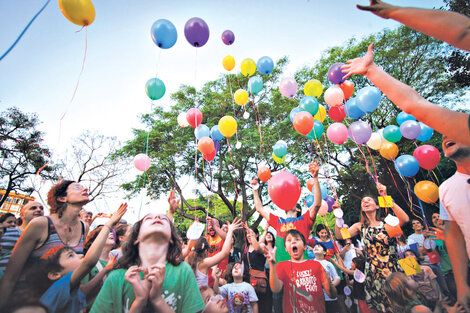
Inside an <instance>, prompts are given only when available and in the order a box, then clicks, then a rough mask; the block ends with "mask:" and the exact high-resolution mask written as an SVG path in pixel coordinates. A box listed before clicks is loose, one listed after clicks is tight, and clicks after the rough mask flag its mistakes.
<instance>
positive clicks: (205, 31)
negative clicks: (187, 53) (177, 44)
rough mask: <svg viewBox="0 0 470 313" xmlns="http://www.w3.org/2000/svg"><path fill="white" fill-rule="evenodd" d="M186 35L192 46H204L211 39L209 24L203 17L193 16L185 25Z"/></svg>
mask: <svg viewBox="0 0 470 313" xmlns="http://www.w3.org/2000/svg"><path fill="white" fill-rule="evenodd" d="M184 36H185V37H186V40H187V41H188V42H189V43H190V44H191V46H193V47H196V48H199V47H202V46H204V45H205V44H206V42H207V40H209V26H207V24H206V22H204V20H203V19H201V18H199V17H193V18H191V19H189V20H188V21H187V22H186V24H185V25H184Z"/></svg>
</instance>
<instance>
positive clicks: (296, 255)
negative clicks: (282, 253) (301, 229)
mask: <svg viewBox="0 0 470 313" xmlns="http://www.w3.org/2000/svg"><path fill="white" fill-rule="evenodd" d="M285 245H286V251H287V253H289V255H290V256H291V258H292V259H294V260H296V261H297V260H300V259H301V258H302V256H303V254H304V251H305V244H304V242H303V241H302V238H300V236H293V235H291V234H288V235H287V236H286V241H285Z"/></svg>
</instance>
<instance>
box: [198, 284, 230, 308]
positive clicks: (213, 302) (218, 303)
mask: <svg viewBox="0 0 470 313" xmlns="http://www.w3.org/2000/svg"><path fill="white" fill-rule="evenodd" d="M199 292H201V296H202V299H203V300H204V303H205V304H206V308H205V309H204V311H202V312H203V313H228V307H227V302H226V301H225V299H224V297H223V296H221V295H216V294H215V292H214V290H213V289H212V288H211V287H209V286H201V287H199Z"/></svg>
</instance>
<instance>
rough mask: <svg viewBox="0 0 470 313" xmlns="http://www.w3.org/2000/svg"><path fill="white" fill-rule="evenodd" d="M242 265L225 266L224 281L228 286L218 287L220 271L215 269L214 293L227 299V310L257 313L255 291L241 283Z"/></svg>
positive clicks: (248, 285) (245, 283)
mask: <svg viewBox="0 0 470 313" xmlns="http://www.w3.org/2000/svg"><path fill="white" fill-rule="evenodd" d="M244 273H245V271H244V268H243V265H242V263H230V264H229V265H228V266H227V270H226V274H225V279H226V280H227V282H228V284H226V285H223V286H221V287H219V278H220V271H219V270H218V269H217V270H216V273H215V279H214V291H215V292H217V293H220V294H221V295H222V296H224V297H226V298H227V299H228V308H229V310H230V312H234V313H258V297H257V296H256V292H255V289H254V288H253V286H251V285H250V284H249V283H247V282H246V281H243V278H244V277H245V278H246V276H248V275H245V276H244Z"/></svg>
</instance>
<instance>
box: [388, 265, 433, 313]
mask: <svg viewBox="0 0 470 313" xmlns="http://www.w3.org/2000/svg"><path fill="white" fill-rule="evenodd" d="M384 292H385V295H386V296H387V298H388V301H389V302H390V304H391V306H392V312H403V313H408V312H411V313H413V312H422V313H431V312H432V311H431V310H430V309H429V308H428V307H426V306H424V305H422V304H421V303H420V302H419V301H418V298H417V297H416V291H415V290H414V288H413V286H411V285H410V281H409V279H408V278H407V277H406V276H405V274H403V273H401V272H394V273H392V274H390V276H388V277H387V279H386V280H385V284H384Z"/></svg>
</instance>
